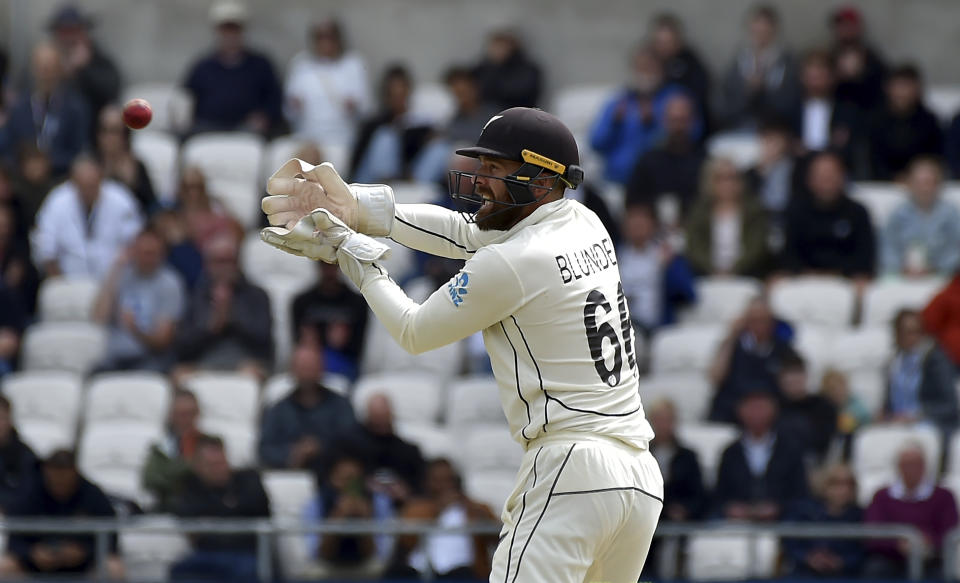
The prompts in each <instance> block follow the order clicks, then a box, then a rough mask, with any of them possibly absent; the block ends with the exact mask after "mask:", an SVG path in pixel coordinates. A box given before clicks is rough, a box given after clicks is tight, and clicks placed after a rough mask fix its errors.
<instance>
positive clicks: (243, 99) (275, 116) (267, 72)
mask: <svg viewBox="0 0 960 583" xmlns="http://www.w3.org/2000/svg"><path fill="white" fill-rule="evenodd" d="M184 86H185V87H186V88H187V90H189V91H190V93H192V94H193V98H194V114H193V117H194V123H195V125H196V126H197V127H198V128H199V129H202V130H216V131H230V130H235V129H237V128H238V127H240V126H241V125H243V123H244V122H245V120H246V118H247V116H249V115H250V114H252V113H256V112H259V113H263V114H266V116H267V117H269V118H270V121H271V123H277V122H278V121H280V117H281V113H280V105H281V101H282V98H281V95H282V91H281V89H280V82H279V81H278V80H277V76H276V73H275V72H274V69H273V65H272V64H271V63H270V61H269V60H268V59H267V58H266V57H265V56H263V55H261V54H259V53H256V52H252V51H246V52H245V53H244V56H243V59H242V60H241V62H240V63H239V64H237V65H236V66H231V67H228V66H225V65H224V64H223V63H222V62H221V61H220V59H218V58H217V56H216V55H215V54H211V55H208V56H206V57H204V58H203V59H201V60H200V61H198V62H197V63H196V64H195V65H194V66H193V68H192V69H190V73H189V74H188V75H187V79H186V81H185V82H184Z"/></svg>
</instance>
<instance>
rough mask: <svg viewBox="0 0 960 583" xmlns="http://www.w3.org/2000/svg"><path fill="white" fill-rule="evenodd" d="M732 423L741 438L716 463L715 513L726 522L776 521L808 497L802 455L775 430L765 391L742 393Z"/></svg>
mask: <svg viewBox="0 0 960 583" xmlns="http://www.w3.org/2000/svg"><path fill="white" fill-rule="evenodd" d="M737 417H738V418H739V421H740V424H741V426H742V427H743V433H742V434H741V437H740V439H738V440H737V441H735V442H733V443H732V444H730V445H729V446H728V447H727V448H726V449H725V450H723V455H722V457H721V458H720V469H719V471H718V474H717V485H716V489H715V490H714V504H715V512H716V513H717V514H718V515H720V516H721V517H723V518H726V519H728V520H749V521H755V522H769V521H775V520H778V519H779V518H780V516H781V514H782V513H783V512H784V511H785V510H786V509H787V508H788V507H789V506H790V505H791V504H792V503H794V502H795V501H797V500H800V499H802V498H803V497H805V496H806V495H807V476H806V473H805V471H804V464H803V454H802V451H801V449H800V448H799V447H798V446H797V445H795V443H794V442H793V441H791V440H790V439H791V438H790V436H788V435H787V434H785V433H783V432H778V431H776V430H775V428H776V421H777V401H776V395H774V394H772V393H770V392H769V391H767V390H766V389H762V390H759V391H750V392H747V393H746V394H745V395H744V396H743V398H741V399H740V401H739V402H738V403H737Z"/></svg>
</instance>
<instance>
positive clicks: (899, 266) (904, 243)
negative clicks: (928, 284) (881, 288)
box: [881, 156, 960, 277]
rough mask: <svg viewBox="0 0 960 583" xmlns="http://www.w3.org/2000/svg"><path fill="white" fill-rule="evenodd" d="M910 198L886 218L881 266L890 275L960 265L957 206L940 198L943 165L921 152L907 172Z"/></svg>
mask: <svg viewBox="0 0 960 583" xmlns="http://www.w3.org/2000/svg"><path fill="white" fill-rule="evenodd" d="M907 189H908V190H909V192H910V199H909V200H906V201H904V202H903V203H901V204H900V206H899V207H897V209H896V210H895V211H894V212H893V214H892V215H891V216H890V218H889V219H888V220H887V225H886V228H885V229H884V230H883V241H882V242H883V247H882V255H881V259H882V267H883V271H884V272H886V273H888V274H891V275H904V276H906V277H924V276H929V275H949V274H951V273H953V272H954V271H956V270H957V268H960V210H957V207H955V206H954V205H952V204H950V203H949V202H947V201H945V200H943V196H942V194H943V167H942V166H941V165H940V161H939V160H937V159H936V158H931V157H926V156H921V157H918V158H916V159H914V160H913V162H911V163H910V167H909V170H908V174H907Z"/></svg>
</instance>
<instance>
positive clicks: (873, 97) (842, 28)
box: [830, 5, 887, 112]
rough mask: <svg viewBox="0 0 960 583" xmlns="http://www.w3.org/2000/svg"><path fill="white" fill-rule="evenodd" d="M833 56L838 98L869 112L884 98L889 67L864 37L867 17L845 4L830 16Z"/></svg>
mask: <svg viewBox="0 0 960 583" xmlns="http://www.w3.org/2000/svg"><path fill="white" fill-rule="evenodd" d="M830 24H831V28H832V30H831V32H832V34H833V39H832V40H833V42H832V46H831V56H832V58H833V61H834V62H835V63H836V66H837V92H836V96H837V101H839V102H844V103H849V104H851V105H853V106H855V107H856V108H858V109H859V110H860V111H864V112H868V111H872V110H873V109H874V108H876V107H877V106H879V105H880V104H881V102H882V100H883V82H884V78H885V77H886V73H887V66H886V64H885V63H884V62H883V59H882V58H881V57H880V55H879V54H877V52H876V51H875V50H874V49H873V48H872V47H870V45H869V44H867V41H866V39H865V38H864V36H865V35H864V26H863V16H862V15H861V14H860V11H859V10H858V9H857V8H856V7H854V6H850V5H847V6H841V7H840V8H838V9H837V10H836V11H835V12H834V13H833V14H832V15H831V18H830Z"/></svg>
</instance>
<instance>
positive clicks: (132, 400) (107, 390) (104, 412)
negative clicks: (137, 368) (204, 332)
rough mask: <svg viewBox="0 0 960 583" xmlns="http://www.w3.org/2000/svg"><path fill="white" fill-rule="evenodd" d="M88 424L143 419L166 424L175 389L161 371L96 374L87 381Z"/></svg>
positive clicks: (149, 422)
mask: <svg viewBox="0 0 960 583" xmlns="http://www.w3.org/2000/svg"><path fill="white" fill-rule="evenodd" d="M86 393H87V399H86V401H87V402H86V413H85V415H84V419H85V422H86V423H87V424H91V423H96V424H102V423H105V422H121V423H123V422H129V421H141V422H143V423H144V424H145V425H155V426H157V427H160V426H162V425H163V423H164V421H165V420H166V416H167V409H168V408H169V407H170V400H171V395H172V394H173V388H172V387H171V385H170V381H168V380H167V378H166V377H165V376H163V375H161V374H158V373H150V372H120V373H107V374H102V375H97V376H96V377H95V378H94V379H93V380H91V381H90V382H89V383H87V391H86Z"/></svg>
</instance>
